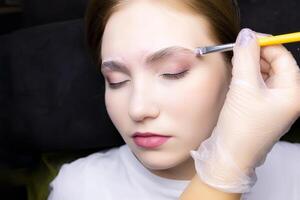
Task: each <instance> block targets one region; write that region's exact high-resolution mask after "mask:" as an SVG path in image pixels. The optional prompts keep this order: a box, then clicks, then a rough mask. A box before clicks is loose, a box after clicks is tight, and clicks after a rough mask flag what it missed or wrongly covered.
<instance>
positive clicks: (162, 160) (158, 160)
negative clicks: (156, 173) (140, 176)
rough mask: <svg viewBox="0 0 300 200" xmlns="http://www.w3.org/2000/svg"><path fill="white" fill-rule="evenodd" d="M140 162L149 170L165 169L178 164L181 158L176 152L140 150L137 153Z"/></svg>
mask: <svg viewBox="0 0 300 200" xmlns="http://www.w3.org/2000/svg"><path fill="white" fill-rule="evenodd" d="M137 157H138V159H139V160H140V162H141V163H142V164H143V165H144V166H145V167H146V168H148V169H151V170H165V169H170V168H173V167H175V166H177V165H179V164H180V163H181V162H182V160H181V159H180V157H181V156H180V155H177V154H176V153H172V154H170V153H164V152H160V151H157V152H142V153H139V155H137Z"/></svg>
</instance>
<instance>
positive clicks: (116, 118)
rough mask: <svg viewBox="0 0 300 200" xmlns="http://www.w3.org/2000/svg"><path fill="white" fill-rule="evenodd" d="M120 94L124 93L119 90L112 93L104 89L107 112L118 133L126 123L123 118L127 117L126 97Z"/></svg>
mask: <svg viewBox="0 0 300 200" xmlns="http://www.w3.org/2000/svg"><path fill="white" fill-rule="evenodd" d="M122 96H123V97H124V94H122V93H119V92H115V93H114V92H110V91H107V90H106V91H105V106H106V110H107V114H108V115H109V117H110V119H111V121H112V123H113V124H114V126H115V127H116V128H117V129H118V131H119V132H120V133H122V132H123V131H122V130H123V129H124V126H125V125H126V121H125V119H127V113H128V112H127V107H126V103H127V102H126V98H122ZM120 100H121V101H120ZM125 115H126V116H125Z"/></svg>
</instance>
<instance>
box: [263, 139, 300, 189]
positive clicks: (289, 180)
mask: <svg viewBox="0 0 300 200" xmlns="http://www.w3.org/2000/svg"><path fill="white" fill-rule="evenodd" d="M299 169H300V143H290V142H286V141H279V142H277V143H276V144H275V145H274V146H273V148H272V150H271V151H270V152H269V153H268V155H267V158H266V160H265V162H264V164H263V165H262V166H260V167H259V168H257V173H258V178H259V179H261V180H260V181H262V182H268V183H265V184H267V185H268V184H269V185H278V186H279V185H281V184H291V185H290V186H292V185H293V186H296V185H298V186H300V185H299V184H300V182H299V181H297V180H300V170H299ZM283 180H284V181H283Z"/></svg>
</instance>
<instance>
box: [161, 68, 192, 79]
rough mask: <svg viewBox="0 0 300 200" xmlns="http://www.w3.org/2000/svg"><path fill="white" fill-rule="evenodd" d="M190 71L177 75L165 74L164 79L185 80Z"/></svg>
mask: <svg viewBox="0 0 300 200" xmlns="http://www.w3.org/2000/svg"><path fill="white" fill-rule="evenodd" d="M188 71H189V70H186V71H183V72H180V73H177V74H163V76H164V77H166V78H167V79H180V78H183V77H184V76H185V75H186V74H187V73H188Z"/></svg>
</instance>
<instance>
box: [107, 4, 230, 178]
mask: <svg viewBox="0 0 300 200" xmlns="http://www.w3.org/2000/svg"><path fill="white" fill-rule="evenodd" d="M133 2H134V3H133ZM149 2H150V1H132V2H131V3H130V4H127V5H125V6H124V7H122V8H121V9H120V10H119V11H117V12H115V13H114V14H113V15H112V16H111V17H110V19H109V20H108V23H107V25H106V28H105V31H104V35H103V40H102V47H101V48H102V51H101V57H102V66H101V72H102V74H103V76H104V77H105V85H106V90H105V102H106V108H107V111H108V114H109V116H110V118H111V120H112V122H113V124H114V125H115V126H116V128H117V130H118V131H119V132H120V134H121V136H122V138H123V139H124V141H125V142H126V143H127V144H128V145H129V147H130V148H131V150H132V151H133V152H134V154H135V156H136V157H137V158H138V159H139V160H140V161H141V162H142V164H143V165H144V166H145V167H147V168H148V169H150V170H151V171H153V172H155V171H159V170H168V169H171V168H176V166H179V165H182V164H183V163H184V162H187V161H190V160H191V157H190V154H189V151H190V150H192V149H196V148H198V146H199V145H200V143H201V142H202V141H203V140H205V139H206V138H207V137H209V136H210V134H211V131H212V129H213V128H214V126H215V124H216V122H217V118H218V115H219V112H220V109H221V108H222V106H223V102H224V98H225V95H226V93H227V90H228V83H229V79H230V72H229V71H228V70H227V69H228V66H226V63H225V61H224V59H223V56H222V55H221V54H220V53H215V54H211V55H207V56H205V57H196V56H195V55H194V54H193V49H194V48H195V47H197V46H205V45H211V44H215V42H214V40H213V38H212V35H211V33H210V31H209V27H208V22H207V21H206V20H205V19H204V17H201V16H199V15H195V14H192V13H191V12H186V11H185V10H184V9H183V7H182V6H181V8H180V6H179V5H174V4H173V5H163V4H162V3H159V2H157V1H151V3H149ZM179 8H180V10H179ZM168 74H178V75H176V76H174V75H173V76H172V75H168ZM110 83H114V84H115V83H120V84H117V85H112V86H110ZM135 132H151V133H158V134H161V135H165V136H171V137H170V138H169V139H168V140H167V141H166V142H165V143H163V144H162V145H160V146H158V147H155V148H150V147H149V148H147V147H141V146H139V145H137V144H136V143H135V142H134V139H133V134H134V133H135Z"/></svg>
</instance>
